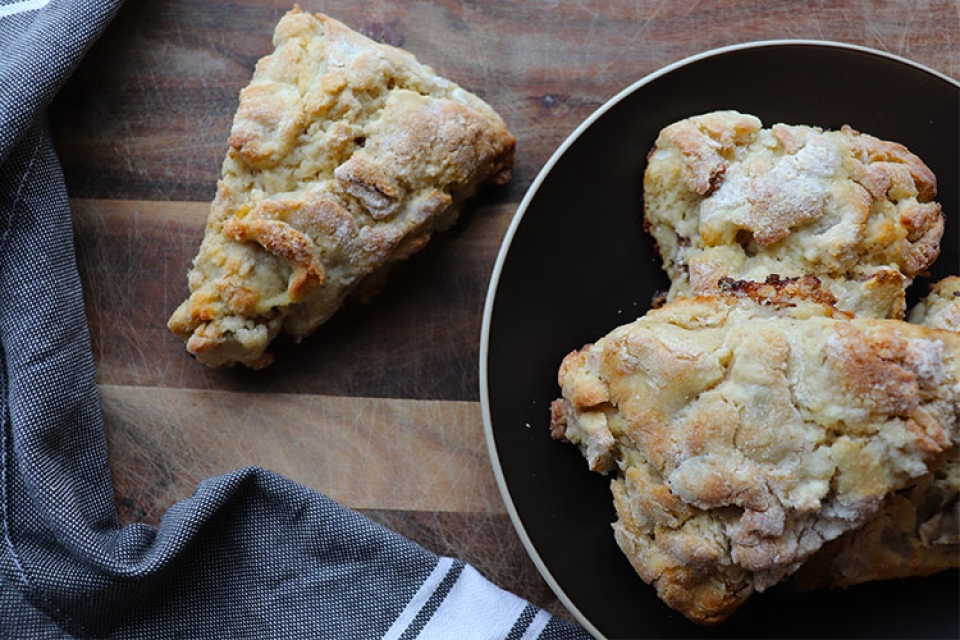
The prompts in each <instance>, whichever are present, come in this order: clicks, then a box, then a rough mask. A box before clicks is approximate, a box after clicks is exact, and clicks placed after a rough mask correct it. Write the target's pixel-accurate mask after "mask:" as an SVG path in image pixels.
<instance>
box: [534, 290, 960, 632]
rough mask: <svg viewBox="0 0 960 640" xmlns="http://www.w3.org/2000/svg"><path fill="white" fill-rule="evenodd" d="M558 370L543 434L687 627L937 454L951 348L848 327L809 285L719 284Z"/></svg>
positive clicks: (930, 334) (840, 529) (948, 419)
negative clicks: (609, 508)
mask: <svg viewBox="0 0 960 640" xmlns="http://www.w3.org/2000/svg"><path fill="white" fill-rule="evenodd" d="M722 288H723V293H718V294H715V295H711V296H700V297H694V298H681V299H678V300H676V301H674V302H672V303H668V304H666V305H664V306H663V307H661V308H660V309H658V310H654V311H651V312H650V313H648V314H647V315H645V316H644V317H642V318H640V319H638V320H636V321H635V322H633V323H631V324H627V325H624V326H621V327H619V328H617V329H614V330H613V331H612V332H611V333H609V334H607V335H606V336H604V337H603V338H601V339H600V340H598V341H597V342H596V343H594V344H592V345H587V346H586V347H584V348H583V349H581V350H579V351H574V352H573V353H571V354H570V355H568V356H567V357H566V358H565V359H564V361H563V364H562V365H561V368H560V372H559V383H560V386H561V389H562V397H561V398H560V399H558V400H557V401H556V402H555V403H554V405H553V407H552V409H553V427H552V432H553V435H554V437H556V438H563V439H566V440H569V441H571V442H574V443H576V444H578V445H579V446H580V448H581V450H582V451H583V452H584V454H585V456H586V457H587V459H588V461H589V463H590V466H591V468H593V469H594V470H596V471H601V472H607V473H611V474H612V476H613V480H612V483H611V486H612V490H613V495H614V503H615V506H616V509H617V513H618V518H619V519H618V521H617V522H616V523H615V525H614V531H615V536H616V540H617V542H618V543H619V545H620V547H621V548H622V549H623V551H624V553H625V554H626V556H627V557H628V558H629V560H630V561H631V563H632V564H633V566H634V568H635V569H636V571H637V572H638V574H639V575H640V576H641V577H642V578H643V579H644V580H645V581H647V582H649V583H651V584H652V585H654V586H655V587H656V589H657V593H658V595H659V596H660V597H661V598H662V599H663V600H664V601H665V602H666V603H667V604H669V605H670V606H671V607H673V608H675V609H677V610H678V611H680V612H681V613H683V614H684V615H685V616H687V617H689V618H690V619H691V620H694V621H696V622H699V623H703V624H716V623H718V622H721V621H722V620H724V619H725V618H726V617H728V616H729V615H730V614H731V613H732V612H733V611H735V610H736V609H737V607H738V606H739V605H740V604H741V603H742V602H743V601H744V600H745V599H746V598H747V597H748V596H749V595H750V594H751V593H753V592H755V591H763V590H765V589H767V588H768V587H770V586H772V585H774V584H776V583H778V582H779V581H781V580H783V579H784V578H786V577H787V576H789V575H790V574H791V573H793V572H794V571H796V570H797V568H798V567H800V566H801V564H802V563H803V562H804V561H805V560H806V559H808V558H809V557H810V556H812V555H813V554H814V553H816V552H817V551H818V550H819V549H820V548H821V547H822V546H823V545H824V543H826V542H828V541H830V540H832V539H835V538H837V537H839V536H840V535H842V534H843V533H845V532H847V531H851V530H853V529H856V528H857V527H860V526H861V525H863V524H864V523H865V522H867V521H868V520H870V519H871V518H872V517H873V516H874V515H875V514H877V513H878V510H879V509H880V508H881V505H882V504H883V501H884V498H885V497H886V496H888V495H890V494H891V493H892V492H894V491H897V490H900V489H903V488H905V487H907V486H909V485H910V484H911V483H913V482H914V481H915V479H917V478H920V477H922V476H924V475H926V474H927V473H928V472H929V470H930V468H931V466H932V465H934V464H935V463H936V462H937V461H938V460H939V457H940V456H941V455H942V454H943V452H944V451H947V450H949V449H950V448H951V447H952V446H954V444H955V442H956V440H957V437H958V434H957V431H958V428H960V425H958V413H960V334H956V333H951V332H947V331H939V330H935V329H929V328H926V327H921V326H917V325H914V324H909V323H906V322H903V321H899V320H879V319H863V318H853V317H851V315H850V314H848V313H844V312H840V311H838V310H836V309H835V308H834V307H833V306H831V305H829V304H824V302H825V301H826V300H828V296H827V297H824V292H822V291H820V290H818V284H817V282H816V280H815V279H813V278H805V279H801V280H797V281H779V280H776V279H774V280H771V281H770V282H768V283H763V284H758V283H745V282H734V281H730V280H726V281H724V283H723V285H722Z"/></svg>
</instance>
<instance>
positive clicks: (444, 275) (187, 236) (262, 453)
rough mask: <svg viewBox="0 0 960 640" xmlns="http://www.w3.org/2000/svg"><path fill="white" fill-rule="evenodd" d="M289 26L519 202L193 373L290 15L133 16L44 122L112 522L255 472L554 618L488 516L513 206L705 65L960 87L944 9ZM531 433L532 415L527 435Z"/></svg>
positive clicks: (489, 5) (478, 15) (503, 529)
mask: <svg viewBox="0 0 960 640" xmlns="http://www.w3.org/2000/svg"><path fill="white" fill-rule="evenodd" d="M301 6H302V7H303V9H305V10H308V11H323V12H326V13H329V14H330V15H332V16H334V17H336V18H338V19H340V20H341V21H343V22H345V23H347V24H348V25H350V26H352V27H353V28H355V29H358V30H360V31H361V32H363V33H366V34H367V35H369V36H371V37H373V38H375V39H378V40H381V41H385V42H389V43H391V44H394V45H399V46H403V47H404V48H406V49H408V50H410V51H411V52H413V53H414V54H415V55H416V56H417V57H418V58H419V59H420V60H421V61H423V62H425V63H427V64H430V65H431V66H433V67H434V68H435V69H436V70H437V71H438V72H439V73H441V74H442V75H445V76H448V77H450V78H451V79H453V80H455V81H456V82H458V83H459V84H461V85H463V86H464V87H466V88H468V89H470V90H472V91H474V92H476V93H477V94H479V95H480V96H482V97H484V98H485V99H486V100H487V101H488V102H490V103H491V104H492V105H493V106H494V107H495V108H496V109H497V110H498V111H499V112H500V113H501V115H502V116H503V117H504V119H505V120H506V122H507V123H508V125H509V127H510V128H511V130H512V131H513V133H514V134H515V135H516V136H517V138H518V155H517V164H516V168H515V171H514V177H513V180H512V182H511V183H510V184H509V185H507V186H506V187H503V188H498V189H494V190H488V191H486V192H484V193H483V194H482V195H481V197H480V198H479V199H478V200H477V201H476V203H475V204H474V205H473V206H472V207H470V209H469V210H468V211H467V213H466V215H465V216H464V218H463V219H462V221H461V223H460V224H459V225H458V226H457V227H456V228H455V229H454V230H452V231H450V232H448V233H446V234H444V235H443V236H442V237H438V238H436V239H435V241H434V242H433V243H432V244H431V245H430V246H429V247H428V248H427V249H426V250H424V251H423V252H422V253H420V254H418V255H416V256H415V257H413V258H412V259H411V260H409V261H408V262H407V263H406V264H404V265H401V266H400V267H398V268H397V269H395V271H394V272H393V274H392V277H391V280H390V282H389V283H388V286H387V287H386V288H385V289H384V290H383V292H382V293H381V294H380V296H379V297H377V298H376V299H375V300H374V301H373V302H371V303H369V304H362V303H359V302H356V301H351V302H350V303H349V304H348V305H347V306H346V307H345V308H344V309H343V310H342V311H341V312H340V313H338V314H337V316H335V317H334V319H333V320H332V321H331V322H329V323H328V324H327V325H325V326H324V327H323V328H322V330H321V331H320V332H319V333H318V334H317V335H315V336H314V337H312V338H310V339H308V340H306V341H304V342H303V343H302V344H300V345H293V344H290V343H289V342H284V341H282V340H281V341H280V342H279V343H278V344H277V347H276V356H277V358H276V363H275V364H274V365H273V366H271V367H270V368H268V369H266V370H264V371H260V372H252V371H248V370H245V369H231V370H210V369H207V368H206V367H204V366H202V365H200V364H198V363H196V362H195V361H193V360H192V359H191V358H190V357H189V356H188V355H187V354H186V352H185V350H184V348H183V345H182V343H181V341H180V340H179V339H177V338H176V337H174V336H173V335H172V334H170V333H169V332H168V331H167V329H166V327H165V324H166V320H167V318H168V317H169V315H170V313H172V311H173V310H174V308H175V307H176V305H177V304H178V303H179V302H180V301H181V300H182V299H183V297H184V296H185V295H186V292H187V289H186V271H187V268H188V267H189V264H190V260H191V259H192V257H193V255H194V254H195V252H196V249H197V246H198V245H199V242H200V238H201V237H202V234H203V228H204V223H205V220H206V214H207V208H208V203H209V201H210V200H211V199H212V197H213V194H214V190H215V184H216V180H217V177H218V174H219V168H220V163H221V160H222V158H223V156H224V154H225V152H226V140H227V136H228V134H229V129H230V124H231V121H232V117H233V113H234V111H235V109H236V106H237V96H238V93H239V90H240V89H241V88H242V87H243V86H244V85H245V84H246V83H247V82H248V81H249V79H250V75H251V73H252V70H253V66H254V64H255V62H256V60H257V59H258V58H259V57H261V56H263V55H265V54H266V53H269V51H270V50H271V48H272V47H271V34H272V30H273V26H274V24H275V23H276V21H277V20H278V19H279V17H280V16H281V15H282V14H283V13H284V12H285V11H286V10H288V9H289V8H290V7H291V5H290V4H287V3H280V2H267V1H262V2H256V1H252V0H238V1H235V2H225V1H221V0H205V1H202V2H201V1H189V0H152V1H151V0H129V1H128V2H127V3H126V4H125V5H124V7H123V8H122V9H121V11H120V13H119V15H118V17H117V19H116V20H115V22H114V23H113V24H112V25H111V27H110V28H109V30H108V31H107V33H106V34H105V36H104V37H103V38H102V39H101V41H100V42H99V43H97V44H96V45H95V47H94V48H93V49H92V50H91V51H90V52H89V54H88V56H87V58H86V59H85V61H84V62H83V64H82V65H81V67H80V68H79V69H78V70H77V71H76V73H75V74H74V76H73V77H72V79H71V80H70V82H69V83H68V85H67V86H66V88H65V89H64V90H63V92H62V93H61V95H60V96H59V98H58V99H57V101H56V102H55V103H54V105H53V107H52V109H51V113H50V120H51V126H52V129H53V132H54V137H55V141H56V144H57V147H58V150H59V153H60V155H61V158H62V162H63V166H64V172H65V176H66V180H67V184H68V188H69V191H70V195H71V197H72V202H73V207H74V214H75V222H76V239H77V254H78V260H79V265H80V269H81V275H82V277H83V280H84V286H85V294H86V302H87V313H88V317H89V320H90V327H91V333H92V339H93V348H94V351H95V356H96V359H97V363H98V367H99V370H98V371H99V378H98V379H99V383H100V385H101V387H100V388H101V392H102V396H103V406H104V413H105V417H106V421H107V425H108V435H109V443H110V447H111V460H112V468H113V472H114V476H115V485H116V492H117V501H118V505H119V507H120V510H121V514H122V516H123V519H124V521H125V522H133V521H141V522H148V523H157V522H158V521H159V520H160V518H162V516H163V513H164V511H165V510H166V509H167V508H168V507H169V506H170V504H172V503H173V502H174V501H176V500H180V499H183V498H186V497H188V496H189V495H190V494H191V492H192V491H193V488H194V487H195V486H196V484H197V483H198V482H200V481H201V480H202V479H204V478H206V477H209V476H211V475H215V474H219V473H223V472H226V471H229V470H231V469H234V468H237V467H241V466H245V465H259V466H263V467H267V468H269V469H271V470H274V471H277V472H279V473H282V474H284V475H287V476H289V477H291V478H293V479H294V480H297V481H299V482H302V483H304V484H306V485H308V486H311V487H313V488H315V489H317V490H319V491H322V492H324V493H326V494H328V495H330V496H331V497H333V498H334V499H337V500H339V501H341V502H343V503H344V504H346V505H347V506H350V507H353V508H356V509H359V510H361V511H362V512H364V513H365V514H367V515H369V516H370V517H372V518H374V519H375V520H378V521H380V522H382V523H384V524H386V525H387V526H389V527H391V528H393V529H395V530H397V531H399V532H400V533H402V534H404V535H407V536H409V537H411V538H412V539H414V540H416V541H418V542H420V543H422V544H424V545H425V546H427V547H428V548H430V549H432V550H434V551H436V552H437V553H441V554H446V555H452V556H456V557H460V558H463V559H464V560H467V561H469V562H471V563H473V564H474V565H475V566H477V568H478V569H480V571H481V572H482V573H484V574H485V575H486V576H487V577H489V578H490V579H491V580H493V581H494V582H496V583H498V584H500V585H501V586H503V587H505V588H507V589H510V590H512V591H515V592H517V593H518V594H520V595H522V596H524V597H526V598H528V599H530V600H532V601H533V602H535V603H537V604H540V605H541V606H545V607H547V608H549V609H550V610H552V611H555V612H558V613H561V614H562V615H568V614H566V613H564V611H563V608H562V606H561V605H560V604H559V603H558V602H557V600H556V599H555V598H554V597H553V596H552V594H551V593H550V591H549V589H548V588H547V586H546V585H545V583H544V582H543V580H542V579H541V578H540V577H539V574H538V573H537V572H536V570H535V568H534V566H533V564H532V562H530V560H529V559H528V558H527V556H526V553H525V551H524V549H523V546H522V544H521V542H520V540H519V538H518V536H517V535H516V533H515V532H514V530H513V528H512V525H511V523H510V520H509V518H508V516H507V515H506V511H505V508H504V506H503V503H502V501H501V498H500V495H499V493H498V490H497V487H496V482H495V479H494V474H493V470H492V467H491V465H490V463H489V461H488V458H487V451H486V445H485V441H484V435H483V425H482V420H481V414H480V405H479V390H478V383H479V381H478V371H477V366H478V358H479V340H480V328H481V319H482V311H483V303H484V298H485V294H486V290H487V286H488V283H489V279H490V274H491V270H492V268H493V264H494V261H495V259H496V255H497V251H498V249H499V245H500V242H501V240H502V238H503V236H504V234H505V232H506V229H507V227H508V225H509V224H510V220H511V218H512V216H513V214H514V212H515V211H516V208H517V205H518V204H519V202H520V200H521V199H522V197H523V195H524V192H525V191H526V189H527V188H528V187H529V186H530V184H531V182H532V181H533V179H534V177H535V176H536V174H537V172H538V171H539V170H540V169H541V167H542V166H543V165H544V164H545V163H546V162H547V160H548V159H549V157H550V155H551V154H552V153H553V151H554V150H555V149H556V148H557V147H558V145H560V143H561V142H562V141H563V140H564V138H565V137H566V136H567V135H569V134H570V133H571V132H572V131H573V130H574V128H575V127H576V126H577V125H578V124H579V123H580V122H581V121H582V120H583V119H584V118H586V117H587V116H588V115H589V114H590V113H591V112H592V111H593V110H594V109H596V108H597V107H598V106H600V105H601V104H602V103H603V102H604V101H606V100H607V99H608V98H610V97H611V96H613V95H614V94H615V93H617V92H618V91H619V90H620V89H622V88H624V87H625V86H627V85H629V84H631V83H632V82H634V81H636V80H638V79H639V78H641V77H643V76H644V75H646V74H648V73H651V72H653V71H655V70H657V69H658V68H660V67H662V66H664V65H666V64H669V63H672V62H675V61H677V60H679V59H681V58H683V57H686V56H688V55H693V54H696V53H699V52H701V51H704V50H708V49H711V48H714V47H718V46H724V45H729V44H734V43H737V42H744V41H750V40H765V39H776V38H811V39H831V40H840V41H844V42H851V43H854V44H860V45H865V46H869V47H873V48H877V49H881V50H887V51H892V52H894V53H898V54H902V55H905V56H907V57H909V58H911V59H913V60H915V61H917V62H920V63H923V64H926V65H928V66H930V67H933V68H934V69H937V70H939V71H941V72H944V73H947V74H948V75H951V76H953V77H957V76H958V75H960V57H958V55H957V49H956V38H957V34H958V33H960V28H958V27H960V25H958V15H957V9H956V4H955V2H954V1H953V0H949V1H942V2H941V1H929V2H928V1H924V0H919V1H915V2H910V3H903V2H897V1H886V2H862V3H849V2H842V1H833V2H831V1H827V2H817V3H808V2H773V3H772V2H763V1H732V0H724V1H720V2H711V3H701V2H697V1H695V0H673V1H669V2H667V1H655V2H654V1H641V2H620V1H614V0H592V1H587V2H576V3H567V2H558V1H556V0H541V1H538V2H523V3H518V2H512V1H510V0H499V1H494V0H480V1H476V2H452V1H442V2H435V3H432V2H401V1H386V0H379V1H377V0H375V1H370V2H364V3H357V2H346V1H342V2H322V1H307V2H301ZM892 98H894V99H909V97H904V96H894V97H892ZM545 241H548V239H545ZM544 375H549V376H552V375H554V372H544ZM547 422H548V416H547V415H546V414H545V415H544V424H543V425H542V427H543V429H544V431H545V432H546V428H547V426H546V425H547Z"/></svg>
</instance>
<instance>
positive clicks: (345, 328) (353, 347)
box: [72, 198, 513, 400]
mask: <svg viewBox="0 0 960 640" xmlns="http://www.w3.org/2000/svg"><path fill="white" fill-rule="evenodd" d="M72 207H73V211H74V226H75V233H76V238H77V254H78V261H79V264H80V270H81V273H82V277H83V281H84V291H85V297H86V302H87V315H88V318H89V323H90V327H91V333H92V340H93V347H94V354H95V356H96V358H97V362H98V380H99V381H100V382H101V383H103V384H121V385H143V386H157V387H164V386H176V387H190V388H198V389H199V388H207V389H224V390H227V389H229V390H234V391H251V392H261V393H262V392H278V393H309V394H326V395H348V396H366V397H371V396H372V397H404V398H419V399H449V400H477V399H478V398H479V391H478V384H479V382H478V377H477V376H478V374H477V360H478V353H479V341H480V323H481V311H482V309H483V300H484V297H485V295H486V288H487V285H488V283H489V278H490V271H491V267H492V259H491V256H493V255H495V254H496V251H497V247H498V246H499V243H500V240H501V238H502V236H503V233H504V231H505V229H506V226H507V225H508V224H509V221H510V217H511V215H512V213H513V207H512V206H509V205H505V204H502V203H500V204H498V203H497V202H496V200H495V199H493V198H488V199H487V200H484V201H482V202H480V203H478V204H477V206H476V207H474V208H473V209H471V210H470V211H468V212H467V215H466V216H465V217H464V219H463V220H462V221H461V223H460V224H459V225H458V226H456V227H455V228H454V229H452V230H450V231H448V232H445V233H443V234H439V235H437V237H435V238H434V240H433V242H431V244H430V245H428V246H427V248H426V249H424V250H423V251H422V252H421V253H419V254H417V255H414V256H413V257H411V258H410V259H409V260H408V261H407V262H406V263H404V264H401V265H398V266H397V267H396V268H395V269H394V270H393V271H392V273H391V277H390V279H389V281H388V282H387V285H386V286H385V287H384V288H383V290H382V291H381V293H380V294H379V295H378V296H377V297H376V298H374V300H373V301H372V302H370V303H366V304H364V303H360V302H359V301H357V300H353V301H350V302H349V303H348V304H347V305H346V307H345V308H344V309H342V310H341V311H340V312H339V313H338V314H337V315H336V316H334V318H333V319H332V320H331V321H330V322H328V323H327V324H325V325H324V326H323V327H321V328H320V330H319V331H318V332H317V333H316V334H315V335H314V336H313V337H311V338H309V339H307V340H305V341H303V342H302V343H300V344H297V345H295V344H292V343H291V342H289V341H285V340H279V341H278V343H277V344H276V348H275V353H276V356H277V361H278V364H277V365H274V366H272V367H270V368H268V369H266V370H264V371H260V372H254V371H250V370H247V369H246V368H243V367H238V368H236V369H231V370H211V369H208V368H207V367H205V366H203V365H201V364H199V363H197V362H196V361H194V360H193V359H192V358H191V357H190V356H189V355H188V354H187V352H186V349H185V348H184V345H183V341H182V340H180V339H179V338H177V337H176V336H174V335H173V334H172V333H171V332H170V331H169V330H168V329H167V328H166V321H167V318H169V316H170V314H171V313H172V312H173V310H174V309H175V308H176V306H177V305H178V304H179V303H180V301H181V300H183V299H184V298H185V297H186V295H187V293H188V291H187V280H186V273H187V269H188V268H189V266H190V261H191V260H192V259H193V256H194V255H195V253H196V250H197V247H198V246H199V243H200V239H201V238H202V236H203V228H204V225H205V223H206V216H207V210H208V205H207V204H205V203H190V202H142V201H128V200H89V199H73V200H72Z"/></svg>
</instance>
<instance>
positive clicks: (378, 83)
mask: <svg viewBox="0 0 960 640" xmlns="http://www.w3.org/2000/svg"><path fill="white" fill-rule="evenodd" d="M273 40H274V46H275V51H274V52H273V53H272V54H270V55H268V56H266V57H264V58H263V59H261V60H260V61H259V62H258V63H257V66H256V70H255V72H254V74H253V78H252V80H251V82H250V84H249V85H248V86H247V87H246V88H244V89H243V91H242V92H241V93H240V104H239V107H238V109H237V113H236V116H235V119H234V122H233V128H232V131H231V134H230V138H229V149H228V152H227V156H226V159H225V160H224V163H223V167H222V171H221V178H220V180H219V182H218V187H217V194H216V197H215V199H214V201H213V203H212V206H211V210H210V215H209V219H208V222H207V227H206V231H205V235H204V238H203V242H202V244H201V246H200V249H199V252H198V255H197V256H196V258H195V260H194V263H193V267H192V269H191V270H190V272H189V275H188V284H189V290H190V296H189V298H188V299H187V300H186V301H184V302H183V303H182V304H181V305H180V306H179V308H177V310H176V311H175V312H174V313H173V315H172V317H171V318H170V320H169V322H168V326H169V328H170V329H171V330H172V331H173V332H174V333H175V334H177V335H178V336H180V337H181V338H183V339H184V340H186V346H187V350H188V351H189V352H190V353H191V354H193V355H194V356H196V358H197V359H198V360H200V361H201V362H203V363H205V364H207V365H209V366H212V367H219V366H230V365H233V364H235V363H242V364H244V365H246V366H248V367H251V368H261V367H264V366H266V365H268V364H270V362H271V361H272V356H271V354H270V353H269V351H268V347H269V345H270V343H271V342H272V341H273V339H274V338H275V337H276V336H277V335H278V334H279V333H280V332H281V331H282V332H285V333H287V334H289V335H290V336H292V337H293V338H294V339H295V340H300V339H302V338H304V337H306V336H308V335H310V334H311V333H312V332H313V331H314V330H315V329H316V328H317V327H319V326H320V325H321V324H322V323H324V322H325V321H326V320H327V319H328V318H330V316H331V315H332V314H333V313H334V312H335V311H336V310H337V309H338V308H339V307H340V306H341V304H342V303H343V301H344V299H345V298H346V297H347V296H348V295H349V294H351V293H358V294H360V293H372V292H373V291H374V289H375V288H376V286H378V284H379V282H380V281H381V280H382V276H383V274H384V273H385V271H386V269H387V268H388V267H389V266H390V265H391V264H392V263H395V262H396V261H398V260H402V259H405V258H407V257H409V256H410V255H411V254H413V253H414V252H416V251H418V250H419V249H421V248H422V247H423V246H424V245H425V244H426V243H427V242H428V241H429V239H430V237H431V234H432V233H434V232H435V231H439V230H443V229H445V228H447V227H449V226H450V225H451V224H453V223H454V222H455V220H456V218H457V216H458V213H459V207H460V205H461V203H462V202H463V201H464V200H465V199H467V198H469V197H470V196H472V195H474V194H475V193H476V191H477V190H478V188H479V187H480V186H481V185H483V184H484V183H488V182H489V183H496V184H503V183H505V182H506V181H507V180H509V177H510V169H511V166H512V162H513V152H514V145H515V139H514V137H513V136H512V135H511V134H510V133H509V131H508V130H507V128H506V126H505V125H504V123H503V120H502V119H501V118H500V117H499V116H498V115H497V113H496V112H494V110H493V109H492V108H491V107H490V106H489V105H488V104H486V103H485V102H484V101H483V100H481V99H480V98H478V97H477V96H475V95H473V94H471V93H469V92H467V91H465V90H464V89H462V88H461V87H459V86H457V85H456V84H454V83H452V82H450V81H448V80H445V79H443V78H441V77H439V76H437V74H436V73H435V72H434V71H433V70H432V69H431V68H430V67H427V66H425V65H423V64H420V63H419V62H417V60H416V59H415V58H414V57H413V56H412V55H410V54H409V53H407V52H405V51H403V50H401V49H397V48H394V47H391V46H389V45H385V44H379V43H376V42H374V41H373V40H370V39H368V38H367V37H365V36H363V35H361V34H359V33H357V32H355V31H352V30H351V29H349V28H348V27H346V26H344V25H343V24H342V23H340V22H338V21H336V20H334V19H332V18H330V17H327V16H325V15H321V14H309V13H305V12H302V11H300V10H299V8H295V9H294V10H292V11H290V12H289V13H287V14H286V15H285V16H284V17H283V18H282V19H281V20H280V22H279V23H278V24H277V27H276V31H275V33H274V38H273Z"/></svg>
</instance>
